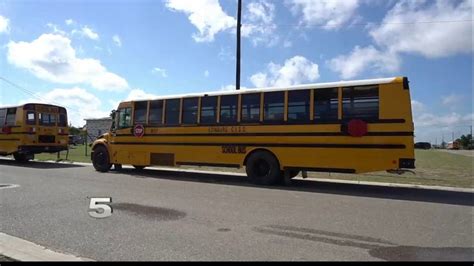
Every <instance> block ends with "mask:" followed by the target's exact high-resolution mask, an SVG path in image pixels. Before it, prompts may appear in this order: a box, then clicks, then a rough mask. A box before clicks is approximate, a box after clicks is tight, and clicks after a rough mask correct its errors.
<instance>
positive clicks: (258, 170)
mask: <svg viewBox="0 0 474 266" xmlns="http://www.w3.org/2000/svg"><path fill="white" fill-rule="evenodd" d="M245 170H246V172H247V176H248V177H249V178H250V181H251V182H252V183H254V184H258V185H273V184H276V183H278V181H280V179H281V178H282V176H281V172H280V164H279V163H278V160H277V159H276V158H275V156H274V155H273V154H271V153H269V152H266V151H257V152H255V153H252V154H251V155H250V157H249V158H248V159H247V164H246V166H245Z"/></svg>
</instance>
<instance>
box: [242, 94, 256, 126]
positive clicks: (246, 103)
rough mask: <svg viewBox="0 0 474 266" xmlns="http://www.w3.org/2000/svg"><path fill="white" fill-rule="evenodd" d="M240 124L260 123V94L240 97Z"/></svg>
mask: <svg viewBox="0 0 474 266" xmlns="http://www.w3.org/2000/svg"><path fill="white" fill-rule="evenodd" d="M241 121H242V122H258V121H260V93H252V94H243V95H242V118H241Z"/></svg>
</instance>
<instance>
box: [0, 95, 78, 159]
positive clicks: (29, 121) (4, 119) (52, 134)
mask: <svg viewBox="0 0 474 266" xmlns="http://www.w3.org/2000/svg"><path fill="white" fill-rule="evenodd" d="M68 131H69V130H68V125H67V111H66V109H65V108H64V107H61V106H56V105H50V104H41V103H27V104H23V105H19V106H9V107H1V108H0V155H10V154H12V155H13V157H14V158H15V160H16V161H18V162H26V161H28V160H30V159H33V158H34V155H35V154H38V153H54V152H59V151H63V150H67V149H68V135H69V134H68Z"/></svg>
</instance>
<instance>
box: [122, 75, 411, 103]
mask: <svg viewBox="0 0 474 266" xmlns="http://www.w3.org/2000/svg"><path fill="white" fill-rule="evenodd" d="M402 81H403V77H391V78H379V79H363V80H353V81H339V82H327V83H312V84H302V85H294V86H286V87H268V88H249V89H241V90H238V91H237V90H232V91H213V92H201V93H189V94H177V95H164V96H160V97H155V98H150V99H140V100H130V101H123V102H133V101H137V102H140V101H149V100H163V99H175V98H191V97H202V96H219V95H234V94H247V93H256V92H263V91H264V92H272V91H286V90H305V89H324V88H335V87H351V86H362V85H376V84H387V83H393V82H402Z"/></svg>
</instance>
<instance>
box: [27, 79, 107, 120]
mask: <svg viewBox="0 0 474 266" xmlns="http://www.w3.org/2000/svg"><path fill="white" fill-rule="evenodd" d="M37 96H38V97H35V98H31V99H27V100H24V101H21V102H20V104H23V103H27V102H39V103H48V104H55V105H60V106H63V107H66V109H67V112H68V120H69V123H72V125H74V126H83V125H84V124H85V121H84V119H85V118H99V117H107V116H109V113H110V111H107V110H102V109H100V108H101V106H102V103H101V101H100V100H99V98H97V97H96V96H94V95H93V94H91V93H89V92H88V91H87V90H85V89H82V88H79V87H74V88H70V89H61V88H58V89H53V90H51V91H48V92H41V93H37Z"/></svg>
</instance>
